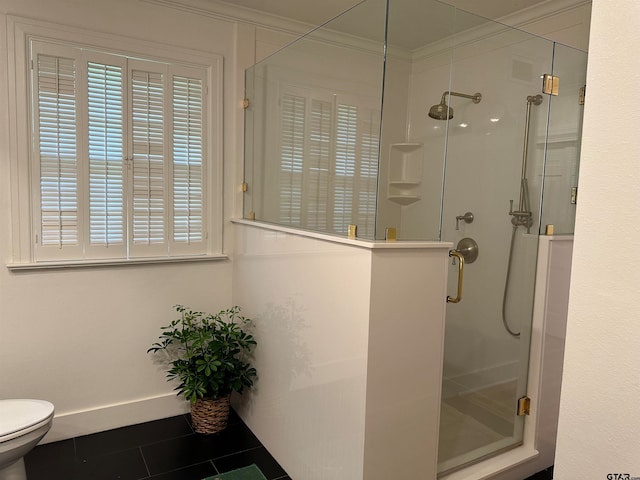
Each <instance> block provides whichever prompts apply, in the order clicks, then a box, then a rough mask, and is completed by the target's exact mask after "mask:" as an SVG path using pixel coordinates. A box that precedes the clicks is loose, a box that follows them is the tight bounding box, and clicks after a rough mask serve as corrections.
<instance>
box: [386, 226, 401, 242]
mask: <svg viewBox="0 0 640 480" xmlns="http://www.w3.org/2000/svg"><path fill="white" fill-rule="evenodd" d="M384 238H385V240H386V241H387V242H395V241H396V240H397V239H398V232H397V231H396V229H395V227H387V228H385V229H384Z"/></svg>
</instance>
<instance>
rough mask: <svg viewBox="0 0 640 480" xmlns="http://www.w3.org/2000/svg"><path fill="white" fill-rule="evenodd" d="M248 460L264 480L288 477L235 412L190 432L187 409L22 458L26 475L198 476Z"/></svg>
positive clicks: (86, 478)
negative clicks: (213, 430)
mask: <svg viewBox="0 0 640 480" xmlns="http://www.w3.org/2000/svg"><path fill="white" fill-rule="evenodd" d="M252 463H255V464H256V465H257V466H258V467H259V468H260V470H262V473H263V474H264V475H265V477H266V478H267V480H291V479H290V478H289V477H288V476H287V473H286V472H285V471H284V470H283V469H282V467H280V465H278V462H276V461H275V460H274V459H273V457H272V456H271V455H270V454H269V452H268V451H267V450H266V449H265V448H264V447H263V446H262V445H261V443H260V441H259V440H258V439H257V438H256V436H255V435H254V434H253V433H251V431H250V430H249V428H247V426H246V425H245V424H244V423H243V422H242V420H241V419H240V417H238V416H237V415H236V414H235V413H234V412H232V413H231V417H230V419H229V426H228V427H227V429H226V430H224V431H223V432H220V433H217V434H214V435H199V434H196V433H194V432H193V430H192V428H191V421H190V416H189V415H188V414H187V415H179V416H177V417H171V418H166V419H164V420H156V421H153V422H148V423H143V424H139V425H132V426H129V427H123V428H118V429H115V430H109V431H106V432H101V433H96V434H93V435H86V436H82V437H76V438H72V439H69V440H63V441H60V442H53V443H47V444H44V445H39V446H37V447H36V448H35V449H34V450H33V451H32V452H30V453H29V454H28V455H27V456H26V457H25V464H26V468H27V477H28V479H29V480H111V479H119V480H143V479H144V480H146V479H149V480H201V479H203V478H206V477H208V476H211V475H215V474H217V473H224V472H226V471H229V470H234V469H236V468H240V467H244V466H247V465H251V464H252Z"/></svg>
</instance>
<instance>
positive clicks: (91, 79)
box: [87, 61, 126, 256]
mask: <svg viewBox="0 0 640 480" xmlns="http://www.w3.org/2000/svg"><path fill="white" fill-rule="evenodd" d="M123 63H124V62H121V65H110V64H107V63H98V62H93V61H89V62H87V110H88V114H87V122H88V129H89V130H88V155H89V171H88V175H89V215H88V216H89V235H88V237H89V246H91V247H104V248H106V249H111V250H110V251H111V254H110V255H109V256H116V255H117V256H122V255H124V254H125V249H124V247H125V242H126V238H125V200H124V134H125V125H124V72H126V67H125V66H124V65H123ZM114 247H119V248H115V249H114ZM94 254H95V255H99V256H104V255H106V254H104V253H103V254H97V253H94Z"/></svg>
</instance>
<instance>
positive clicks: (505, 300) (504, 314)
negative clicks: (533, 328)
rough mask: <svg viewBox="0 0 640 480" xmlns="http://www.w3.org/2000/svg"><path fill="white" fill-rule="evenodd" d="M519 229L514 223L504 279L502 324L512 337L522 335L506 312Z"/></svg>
mask: <svg viewBox="0 0 640 480" xmlns="http://www.w3.org/2000/svg"><path fill="white" fill-rule="evenodd" d="M517 231H518V226H517V225H514V226H513V230H512V231H511V245H510V246H509V262H508V264H507V275H506V277H505V280H504V293H503V295H502V324H503V325H504V328H505V330H506V331H507V332H509V335H511V336H512V337H519V336H520V332H514V331H513V330H511V328H510V327H509V324H508V323H507V315H506V313H505V311H506V309H507V292H508V290H509V279H510V277H511V263H512V260H513V245H514V243H515V239H516V232H517Z"/></svg>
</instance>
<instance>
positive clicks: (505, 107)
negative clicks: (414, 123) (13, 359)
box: [425, 12, 553, 474]
mask: <svg viewBox="0 0 640 480" xmlns="http://www.w3.org/2000/svg"><path fill="white" fill-rule="evenodd" d="M458 15H459V16H461V17H464V16H466V15H467V14H464V13H462V12H459V13H458ZM474 35H475V36H474ZM454 43H455V44H454V46H453V53H452V63H451V85H450V89H451V90H453V91H457V92H481V93H482V101H481V102H480V103H479V104H477V105H476V104H473V103H472V102H470V101H469V100H466V99H462V98H461V99H454V97H452V98H451V102H452V103H453V106H454V108H455V107H457V108H455V115H454V116H453V118H451V119H450V120H449V121H448V122H443V121H440V120H432V119H428V124H427V129H433V128H434V127H440V128H442V124H443V123H447V132H446V136H447V142H446V159H445V178H444V194H443V202H442V223H441V238H442V239H443V240H449V241H451V242H452V243H453V245H454V248H456V247H455V246H456V245H460V244H461V243H460V242H462V241H464V239H468V238H471V239H473V241H474V242H476V243H477V245H478V256H477V259H476V260H475V261H474V262H473V263H471V262H468V263H467V265H465V270H464V287H463V288H464V294H463V301H461V302H460V303H458V304H450V305H448V307H447V315H446V325H445V356H444V363H443V390H442V402H441V418H440V440H439V452H438V460H439V462H438V470H439V472H440V473H441V474H442V473H446V472H450V471H454V470H456V469H458V468H461V467H463V466H466V465H468V464H470V463H473V462H476V461H478V460H481V459H483V458H486V457H488V456H490V455H494V454H496V453H498V452H501V451H504V450H506V449H509V448H513V447H516V446H518V445H520V444H521V443H522V440H523V431H524V417H523V416H518V415H517V402H518V399H519V398H520V397H523V396H525V395H526V393H527V392H526V386H527V378H528V361H529V344H530V334H531V322H532V312H533V298H534V282H535V270H536V261H537V249H538V236H537V232H538V230H539V223H540V214H539V212H540V202H541V188H542V185H541V183H540V182H539V181H535V180H537V179H540V178H541V176H542V173H543V167H544V160H545V151H544V148H541V149H537V148H535V147H536V142H537V141H538V140H540V139H541V142H542V145H545V140H544V139H545V136H546V133H547V117H548V110H549V105H550V103H549V97H548V96H546V95H541V85H542V84H541V80H540V77H541V75H542V74H544V73H548V72H552V71H553V65H552V60H553V44H552V43H551V42H549V41H548V40H545V39H542V38H538V37H534V36H532V35H529V34H527V33H525V32H521V31H518V30H513V29H506V28H503V27H500V26H497V25H492V24H484V25H482V26H480V27H479V28H478V29H476V31H475V32H473V34H472V32H465V34H463V35H457V36H456V38H455V39H454ZM440 89H442V88H440ZM437 90H438V89H436V88H434V87H431V88H430V92H429V95H428V97H429V101H430V102H431V103H434V102H436V101H437V99H438V96H439V92H438V91H437ZM425 102H427V99H425ZM466 212H471V213H472V214H473V221H472V222H469V223H467V222H466V221H464V219H463V220H460V219H459V217H461V216H463V215H464V214H465V213H466ZM458 249H460V247H458ZM457 268H458V267H457V265H452V266H451V267H450V272H449V286H448V289H449V291H451V292H454V291H455V289H456V281H457V274H456V269H457Z"/></svg>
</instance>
